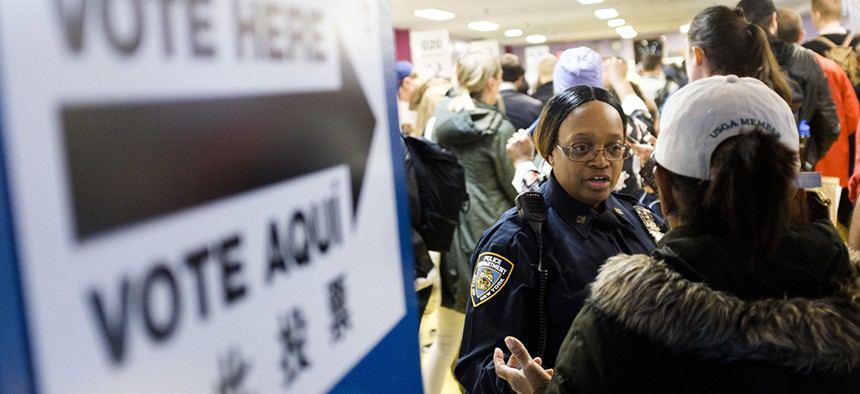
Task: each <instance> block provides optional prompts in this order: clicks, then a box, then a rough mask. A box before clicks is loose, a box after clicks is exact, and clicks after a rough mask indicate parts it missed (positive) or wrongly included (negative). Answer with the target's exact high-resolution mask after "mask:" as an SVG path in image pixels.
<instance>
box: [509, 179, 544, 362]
mask: <svg viewBox="0 0 860 394" xmlns="http://www.w3.org/2000/svg"><path fill="white" fill-rule="evenodd" d="M514 202H515V203H516V205H517V215H519V217H520V219H522V220H523V221H524V222H526V223H527V224H528V225H529V227H531V229H532V230H533V231H534V233H535V236H536V237H537V244H538V274H539V275H540V287H539V288H538V316H539V319H540V321H539V326H538V327H539V331H538V332H539V340H538V351H537V355H538V356H543V352H544V349H545V348H546V326H547V318H546V280H547V279H546V278H547V271H546V270H545V269H543V234H542V233H541V226H542V225H543V222H544V220H546V201H544V199H543V196H542V195H541V194H540V193H538V192H534V191H527V192H522V193H520V194H519V195H518V196H517V198H516V199H515V200H514Z"/></svg>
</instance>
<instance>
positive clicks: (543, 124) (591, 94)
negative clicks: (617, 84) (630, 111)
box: [532, 85, 627, 159]
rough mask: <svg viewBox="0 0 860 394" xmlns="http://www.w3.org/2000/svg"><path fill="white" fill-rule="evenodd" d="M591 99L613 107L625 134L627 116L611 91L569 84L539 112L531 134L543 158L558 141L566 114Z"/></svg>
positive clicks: (547, 155)
mask: <svg viewBox="0 0 860 394" xmlns="http://www.w3.org/2000/svg"><path fill="white" fill-rule="evenodd" d="M592 101H602V102H604V103H606V104H609V105H611V106H612V108H615V110H616V111H618V116H619V117H621V125H622V129H623V130H622V132H623V133H624V135H627V116H626V115H624V110H623V109H622V108H621V103H620V102H618V99H616V98H615V96H614V95H613V94H612V93H609V92H608V91H606V90H605V89H602V88H596V87H593V86H588V85H578V86H571V87H569V88H567V89H565V90H562V91H561V92H558V93H556V94H555V96H553V97H552V98H551V99H550V100H549V101H547V103H546V105H544V107H543V111H542V112H541V114H540V121H539V122H538V125H537V128H536V129H535V131H534V134H533V135H532V138H533V139H534V143H535V147H536V148H537V150H538V152H539V153H540V154H541V156H543V158H544V159H546V158H548V157H549V153H550V152H552V149H553V147H554V146H555V144H557V143H558V132H559V129H561V124H562V123H563V122H564V120H565V119H567V116H568V115H570V113H571V112H573V110H574V109H576V108H578V107H579V106H581V105H583V104H585V103H589V102H592Z"/></svg>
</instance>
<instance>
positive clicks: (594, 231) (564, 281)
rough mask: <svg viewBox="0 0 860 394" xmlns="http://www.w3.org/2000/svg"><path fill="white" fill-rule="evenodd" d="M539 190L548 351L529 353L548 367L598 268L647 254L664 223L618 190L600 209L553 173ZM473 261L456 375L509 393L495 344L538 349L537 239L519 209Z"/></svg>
mask: <svg viewBox="0 0 860 394" xmlns="http://www.w3.org/2000/svg"><path fill="white" fill-rule="evenodd" d="M540 193H541V194H542V195H543V196H544V199H545V201H546V205H547V215H546V220H545V221H544V223H543V227H542V233H543V268H544V269H546V270H548V279H547V289H546V293H545V294H546V316H547V338H546V349H545V351H544V353H543V354H541V355H538V354H535V353H532V357H535V356H541V358H542V359H543V365H544V367H547V368H550V367H552V366H553V365H554V364H555V359H556V356H557V354H558V349H559V347H560V346H561V342H562V341H563V340H564V337H565V335H566V334H567V331H568V330H569V329H570V325H571V323H572V322H573V319H574V317H576V315H577V313H578V312H579V310H580V308H581V307H582V305H583V303H584V301H585V299H586V297H587V295H588V290H587V289H586V286H587V285H588V284H589V283H591V282H592V281H593V280H594V278H595V277H596V276H597V270H598V268H599V267H600V266H601V265H602V264H603V262H604V261H606V259H607V258H609V257H612V256H615V255H618V254H621V253H625V254H637V253H645V254H647V253H649V252H650V251H651V250H652V249H654V247H655V240H654V237H659V236H660V234H658V232H662V231H665V230H666V226H665V223H664V222H663V221H662V220H660V219H658V218H656V217H654V216H652V215H651V214H650V211H648V210H647V208H645V209H642V208H643V207H641V206H640V207H639V208H634V205H635V204H636V199H635V198H633V197H630V196H626V195H621V194H614V193H613V194H612V195H610V196H609V198H608V199H607V201H606V202H605V203H604V204H603V205H602V208H603V209H599V210H600V211H601V212H597V210H594V209H592V208H590V207H588V206H586V205H583V204H581V203H579V202H578V201H576V200H574V199H573V198H572V197H570V195H568V194H567V192H566V191H565V190H564V189H563V188H562V187H561V185H560V184H559V183H558V181H557V180H556V179H555V176H554V175H552V174H551V175H550V179H549V180H548V181H547V182H546V183H544V185H542V186H541V188H540ZM637 209H639V210H640V211H641V213H637ZM640 214H641V215H644V216H645V217H644V221H643V218H642V217H640ZM645 222H648V226H646V223H645ZM648 227H650V230H649V228H648ZM470 262H471V266H472V272H473V277H472V284H471V287H470V298H471V302H470V303H469V305H468V306H467V308H466V322H465V327H464V330H463V342H462V345H461V348H460V358H459V360H457V365H456V367H455V370H454V371H455V375H456V376H457V379H458V380H459V382H460V384H461V385H462V386H463V388H465V389H466V390H467V391H469V392H474V393H493V392H511V390H510V387H509V386H508V384H507V383H506V382H505V381H504V380H502V379H501V378H498V377H496V374H495V370H494V366H493V350H494V349H495V348H497V347H498V348H500V349H502V350H505V351H506V358H507V357H508V356H510V354H508V353H507V347H506V346H505V344H504V338H505V337H506V336H508V335H512V336H515V337H517V338H518V339H520V340H521V341H522V342H523V343H524V344H525V346H526V348H527V349H530V351H532V352H536V351H537V348H538V341H539V338H538V337H539V324H540V323H539V306H538V292H539V274H538V268H537V266H538V244H537V237H536V235H535V234H534V232H533V231H532V229H531V228H529V227H528V225H527V224H525V222H524V221H523V220H522V219H520V217H519V216H517V212H516V209H512V210H509V211H507V212H505V214H504V215H503V216H502V217H501V219H499V221H498V222H496V223H495V224H494V225H493V226H492V227H490V228H489V229H488V230H487V231H486V232H484V234H483V236H482V237H481V240H480V241H479V242H478V245H477V247H476V249H475V252H474V254H473V255H472V257H471V260H470Z"/></svg>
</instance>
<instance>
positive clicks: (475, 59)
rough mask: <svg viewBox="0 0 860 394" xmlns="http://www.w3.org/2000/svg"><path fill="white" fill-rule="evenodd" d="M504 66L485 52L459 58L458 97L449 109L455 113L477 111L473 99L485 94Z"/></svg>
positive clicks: (476, 52)
mask: <svg viewBox="0 0 860 394" xmlns="http://www.w3.org/2000/svg"><path fill="white" fill-rule="evenodd" d="M501 71H502V65H501V63H500V62H499V58H497V57H493V56H491V55H490V54H489V53H487V52H484V51H468V52H465V53H463V54H462V55H460V57H459V58H457V64H456V81H455V84H456V85H455V86H457V90H458V92H457V95H456V96H455V97H454V98H453V99H451V103H450V104H449V105H448V109H449V110H451V111H453V112H460V111H470V110H473V109H475V103H474V102H473V101H472V99H473V98H474V99H477V98H479V97H480V96H481V93H483V92H484V88H486V87H487V83H488V82H489V81H490V79H491V78H494V77H496V76H497V75H499V72H501Z"/></svg>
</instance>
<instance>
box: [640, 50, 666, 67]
mask: <svg viewBox="0 0 860 394" xmlns="http://www.w3.org/2000/svg"><path fill="white" fill-rule="evenodd" d="M661 66H663V57H662V56H660V55H658V54H656V53H654V52H648V53H646V54H645V56H642V69H643V70H645V71H651V70H656V69H659V68H660V67H661Z"/></svg>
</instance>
